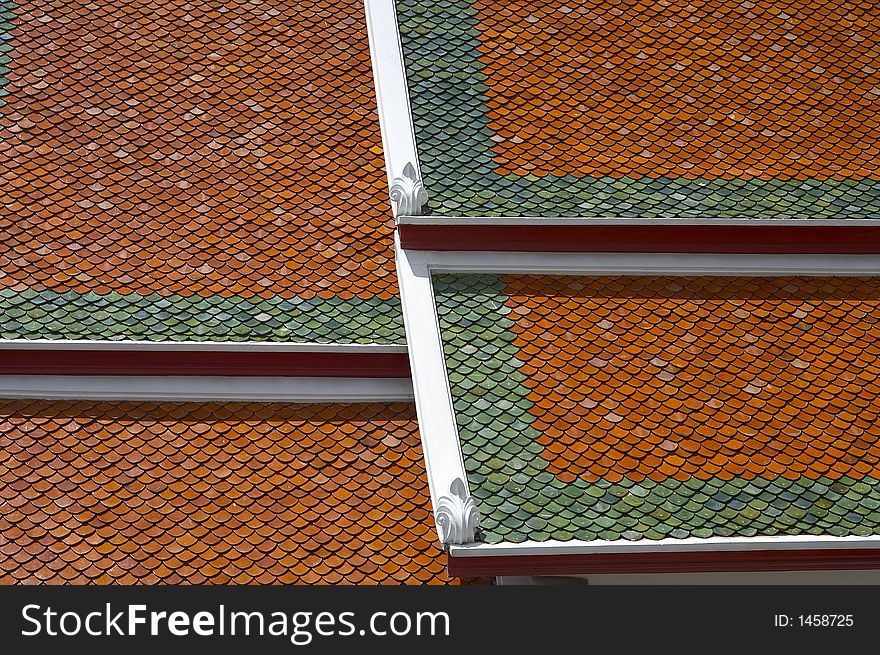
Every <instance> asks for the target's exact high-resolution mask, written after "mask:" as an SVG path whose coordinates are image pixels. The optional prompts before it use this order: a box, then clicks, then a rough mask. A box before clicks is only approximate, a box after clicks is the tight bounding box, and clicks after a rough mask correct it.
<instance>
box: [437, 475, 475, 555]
mask: <svg viewBox="0 0 880 655" xmlns="http://www.w3.org/2000/svg"><path fill="white" fill-rule="evenodd" d="M479 524H480V512H479V511H478V510H477V506H476V505H475V504H474V499H473V498H472V497H471V496H469V495H468V493H467V489H466V488H465V486H464V482H463V481H462V479H461V478H455V480H453V481H452V484H451V485H450V486H449V495H446V496H441V497H440V500H439V501H437V526H438V527H439V528H440V541H441V542H443V545H444V546H445V545H448V544H469V543H472V542H473V541H475V537H476V532H477V528H478V527H479Z"/></svg>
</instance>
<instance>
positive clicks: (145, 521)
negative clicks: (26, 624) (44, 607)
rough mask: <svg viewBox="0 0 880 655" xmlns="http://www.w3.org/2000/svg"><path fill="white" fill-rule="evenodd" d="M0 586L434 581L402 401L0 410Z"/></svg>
mask: <svg viewBox="0 0 880 655" xmlns="http://www.w3.org/2000/svg"><path fill="white" fill-rule="evenodd" d="M0 453H2V456H0V498H2V503H3V507H4V510H3V512H2V516H0V553H2V557H0V582H2V583H4V584H8V583H13V582H24V583H110V582H115V583H123V584H131V583H145V584H154V583H163V584H178V583H194V584H202V583H211V584H214V583H217V584H221V583H222V584H226V583H234V584H250V583H255V584H270V583H280V584H292V583H322V584H339V583H345V584H360V583H363V584H386V583H387V584H400V583H406V584H444V583H448V582H449V581H450V580H449V578H447V576H446V574H445V558H443V557H442V551H441V550H440V548H439V545H438V544H437V543H436V533H435V531H434V526H433V519H432V513H431V508H430V498H429V495H428V488H427V484H426V480H425V474H424V469H423V466H422V461H421V458H422V457H421V447H420V444H419V436H418V430H417V426H416V418H415V412H414V411H413V408H412V407H411V406H410V405H407V404H400V403H397V404H382V403H371V404H346V405H331V404H324V405H290V404H271V403H247V404H241V403H151V402H64V401H39V400H15V401H2V402H0Z"/></svg>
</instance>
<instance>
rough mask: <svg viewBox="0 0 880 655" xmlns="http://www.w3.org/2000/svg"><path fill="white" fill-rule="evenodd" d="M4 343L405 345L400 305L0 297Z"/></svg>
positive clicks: (47, 294) (1, 292)
mask: <svg viewBox="0 0 880 655" xmlns="http://www.w3.org/2000/svg"><path fill="white" fill-rule="evenodd" d="M0 338H2V339H59V340H61V339H95V340H111V341H127V340H146V341H214V342H229V341H232V342H242V341H256V342H260V341H266V342H312V343H328V344H329V343H338V344H358V343H363V344H403V343H405V342H406V339H405V335H404V329H403V315H402V312H401V307H400V300H399V299H398V298H396V297H395V298H392V299H390V300H381V299H378V298H369V299H361V298H354V299H350V300H345V299H342V298H330V299H326V300H324V299H321V298H309V299H304V298H296V297H295V298H289V299H285V298H281V297H274V298H269V299H264V298H257V297H254V298H240V297H230V298H224V297H221V296H207V297H203V296H180V295H170V296H163V295H160V294H149V295H140V294H125V295H123V294H119V293H109V294H106V295H99V294H97V293H85V294H83V293H77V292H74V291H68V292H64V293H60V292H56V291H36V290H26V291H22V292H19V291H13V290H11V289H0Z"/></svg>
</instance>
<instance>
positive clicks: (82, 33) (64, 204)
mask: <svg viewBox="0 0 880 655" xmlns="http://www.w3.org/2000/svg"><path fill="white" fill-rule="evenodd" d="M10 7H11V9H10ZM3 8H4V10H5V11H4V13H3V19H4V20H5V21H7V22H6V23H3V24H4V25H7V27H9V32H8V33H6V34H0V38H3V39H5V40H3V41H0V44H2V46H0V47H2V48H4V51H3V52H2V53H0V55H2V56H3V57H4V60H3V61H2V62H0V65H4V66H6V67H7V68H8V69H9V72H8V75H7V77H8V83H6V84H5V89H4V91H5V93H6V94H7V95H6V96H5V100H6V101H7V104H6V106H5V107H3V108H2V109H0V171H2V173H0V175H2V183H0V200H2V204H3V207H4V212H3V215H2V217H0V231H2V232H3V234H4V239H3V243H2V248H0V287H2V289H3V290H4V291H5V293H4V296H3V298H2V300H0V304H2V307H3V309H8V308H9V307H17V308H18V310H17V311H24V312H26V314H27V316H26V320H23V321H18V323H21V326H19V325H17V324H15V323H16V321H13V322H12V323H6V322H4V324H3V325H2V328H0V329H3V331H4V332H5V333H7V334H8V335H11V336H15V337H20V338H31V337H33V336H35V335H39V336H44V337H50V338H71V339H73V338H93V339H103V338H155V339H174V338H187V339H190V340H222V339H223V338H224V336H225V335H224V334H223V333H222V332H220V333H218V331H217V330H215V329H214V326H215V324H212V321H215V319H216V321H220V322H223V323H224V324H226V325H228V326H230V328H231V331H230V338H237V339H247V340H255V341H263V340H267V341H288V340H304V341H323V342H332V341H338V342H367V341H378V342H398V343H399V342H402V340H403V328H402V321H401V318H400V310H399V303H398V300H397V295H396V294H397V288H396V280H395V277H394V266H393V260H392V259H393V258H392V238H391V235H392V219H391V215H390V206H389V203H388V200H387V196H388V191H387V181H386V179H385V173H384V161H383V156H382V149H381V138H380V134H379V125H378V120H377V118H376V110H375V95H374V89H373V81H372V76H371V65H370V55H369V47H368V42H367V35H366V27H365V21H364V10H363V5H362V3H361V2H358V1H355V0H343V1H342V2H333V3H331V2H326V1H325V0H306V1H297V2H293V1H292V0H290V1H288V0H285V1H282V2H274V3H272V4H271V6H267V5H265V3H259V2H255V1H251V0H209V1H207V2H202V3H189V2H184V1H182V0H171V1H170V2H158V1H153V0H137V1H135V2H131V1H128V0H95V1H90V2H86V1H85V0H74V1H68V0H63V1H62V0H49V1H48V2H31V1H27V0H24V1H22V2H18V3H16V4H13V5H9V4H8V3H7V4H4V5H3ZM0 29H2V28H0ZM0 74H2V71H0ZM28 294H30V295H28ZM34 294H37V295H39V298H36V297H35V295H34ZM158 296H162V297H163V298H167V299H168V301H167V303H166V306H165V307H164V308H163V309H162V310H154V309H152V308H153V307H154V306H155V304H156V297H158ZM61 306H66V307H72V306H76V307H78V308H83V310H84V311H85V312H86V313H87V314H89V315H90V317H89V318H88V320H87V321H85V322H83V321H78V320H74V321H68V322H66V323H65V322H58V321H55V320H52V319H51V317H50V316H48V317H47V316H46V315H45V314H42V313H41V312H44V311H45V312H48V313H49V314H50V315H51V313H52V312H53V311H54V310H56V309H58V308H60V307H61ZM291 307H293V309H292V310H291ZM94 314H100V315H101V318H96V319H92V318H91V316H93V315H94ZM169 314H170V318H169ZM166 319H168V320H167V321H166ZM175 319H177V321H176V323H177V324H176V325H175V324H174V323H175ZM144 321H147V323H149V322H150V321H158V323H159V324H160V325H158V326H157V327H156V329H155V332H151V330H150V329H148V328H147V327H146V324H145V323H144ZM361 321H363V322H364V323H365V324H368V325H369V326H370V328H372V329H371V330H369V333H368V334H367V335H366V336H364V335H361V334H355V333H352V332H351V331H349V330H348V328H347V327H346V325H347V324H350V323H354V322H361ZM340 324H341V325H342V327H340ZM138 331H140V332H138ZM144 333H146V334H144ZM181 334H183V335H185V337H180V336H179V335H181Z"/></svg>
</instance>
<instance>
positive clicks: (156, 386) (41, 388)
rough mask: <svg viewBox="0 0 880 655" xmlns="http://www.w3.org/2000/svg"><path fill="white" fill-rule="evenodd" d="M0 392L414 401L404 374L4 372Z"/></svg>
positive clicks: (176, 398) (52, 396) (51, 395)
mask: <svg viewBox="0 0 880 655" xmlns="http://www.w3.org/2000/svg"><path fill="white" fill-rule="evenodd" d="M0 398H40V399H51V400H158V401H180V402H193V401H202V402H204V401H255V402H308V403H320V402H333V403H341V402H396V401H404V402H411V401H412V399H413V391H412V384H411V382H410V381H409V380H408V379H400V378H320V377H300V378H290V377H223V376H119V375H0Z"/></svg>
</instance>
